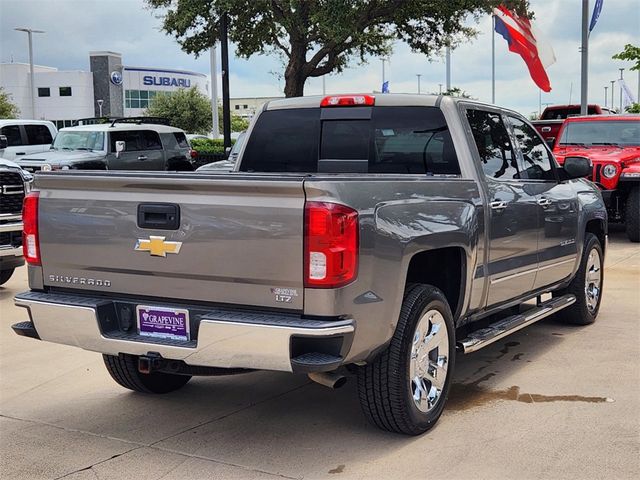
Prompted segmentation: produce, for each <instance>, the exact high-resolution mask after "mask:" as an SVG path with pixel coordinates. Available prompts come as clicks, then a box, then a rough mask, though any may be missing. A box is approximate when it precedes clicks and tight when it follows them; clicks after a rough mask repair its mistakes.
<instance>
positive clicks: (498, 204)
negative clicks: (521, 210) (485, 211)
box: [489, 200, 507, 211]
mask: <svg viewBox="0 0 640 480" xmlns="http://www.w3.org/2000/svg"><path fill="white" fill-rule="evenodd" d="M489 206H490V207H491V210H498V211H501V210H504V209H505V208H507V202H503V201H500V200H496V201H494V202H491V203H490V204H489Z"/></svg>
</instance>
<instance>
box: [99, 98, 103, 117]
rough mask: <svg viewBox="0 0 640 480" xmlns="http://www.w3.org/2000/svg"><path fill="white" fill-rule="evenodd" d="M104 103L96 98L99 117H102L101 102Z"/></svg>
mask: <svg viewBox="0 0 640 480" xmlns="http://www.w3.org/2000/svg"><path fill="white" fill-rule="evenodd" d="M103 103H104V100H98V111H99V112H100V114H99V115H98V116H99V117H100V118H102V104H103Z"/></svg>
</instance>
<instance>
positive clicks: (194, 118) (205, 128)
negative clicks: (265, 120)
mask: <svg viewBox="0 0 640 480" xmlns="http://www.w3.org/2000/svg"><path fill="white" fill-rule="evenodd" d="M145 115H149V116H152V117H164V118H168V119H169V121H170V122H171V125H173V126H174V127H178V128H181V129H182V130H184V131H185V132H187V133H200V134H207V133H209V132H211V128H212V124H213V120H212V118H211V101H210V100H209V97H207V96H206V95H205V94H203V93H201V92H200V91H199V90H198V89H197V88H196V87H191V88H189V89H180V90H176V91H175V92H171V93H165V94H160V95H156V96H155V97H153V99H152V100H151V101H150V103H149V107H148V108H147V110H146V111H145ZM218 116H219V119H220V120H219V121H220V125H222V108H219V109H218ZM247 127H248V122H247V121H246V120H244V119H243V118H240V117H238V116H237V115H232V116H231V131H233V132H240V131H242V130H246V129H247Z"/></svg>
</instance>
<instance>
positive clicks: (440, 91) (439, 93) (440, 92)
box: [438, 83, 442, 95]
mask: <svg viewBox="0 0 640 480" xmlns="http://www.w3.org/2000/svg"><path fill="white" fill-rule="evenodd" d="M438 87H440V89H439V90H438V95H442V84H441V83H439V84H438Z"/></svg>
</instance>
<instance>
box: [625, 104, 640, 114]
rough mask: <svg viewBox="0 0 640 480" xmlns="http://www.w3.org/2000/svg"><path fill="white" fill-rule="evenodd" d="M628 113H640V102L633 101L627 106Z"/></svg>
mask: <svg viewBox="0 0 640 480" xmlns="http://www.w3.org/2000/svg"><path fill="white" fill-rule="evenodd" d="M626 112H627V113H640V103H632V104H631V105H629V106H628V107H627V108H626Z"/></svg>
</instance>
